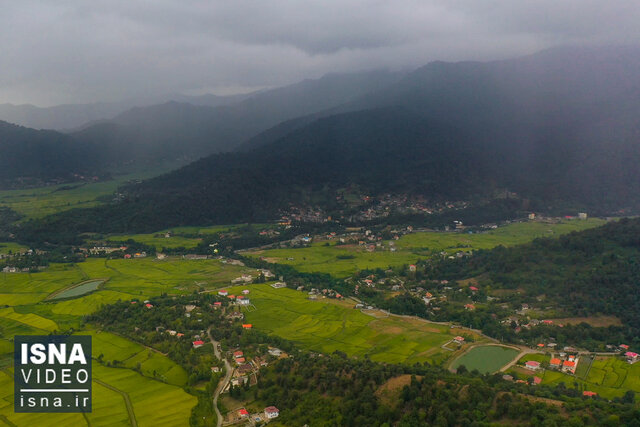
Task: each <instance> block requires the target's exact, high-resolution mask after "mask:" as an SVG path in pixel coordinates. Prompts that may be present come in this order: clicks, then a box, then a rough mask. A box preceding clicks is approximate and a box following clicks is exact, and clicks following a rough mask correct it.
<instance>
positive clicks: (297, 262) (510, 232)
mask: <svg viewBox="0 0 640 427" xmlns="http://www.w3.org/2000/svg"><path fill="white" fill-rule="evenodd" d="M604 222H605V221H604V220H600V219H597V218H594V219H589V220H585V221H578V220H566V221H560V222H558V223H553V224H552V223H544V222H536V221H534V222H522V223H514V224H509V225H506V226H503V227H499V228H497V229H495V230H491V231H487V232H484V233H474V234H467V233H462V232H420V233H412V234H408V235H405V236H402V237H401V238H400V239H399V240H398V241H397V242H395V243H394V244H395V247H396V248H397V250H396V251H395V252H391V251H390V250H389V243H390V242H383V247H384V248H385V249H384V250H376V251H375V252H367V251H366V250H364V249H363V248H362V247H360V246H358V245H336V242H334V241H333V242H329V243H328V244H327V242H315V243H313V244H312V245H311V246H309V247H305V248H297V249H270V250H263V251H254V252H246V253H245V255H247V256H254V257H258V256H262V257H265V258H266V259H267V260H269V261H270V262H277V263H282V264H288V265H292V266H294V267H295V268H296V269H298V270H300V271H304V272H323V273H329V274H331V275H334V276H336V277H347V276H349V275H350V274H352V273H353V272H355V271H358V270H363V269H375V268H387V267H390V266H400V265H403V264H411V263H414V262H416V260H418V259H424V258H427V257H429V256H432V255H433V254H434V253H439V252H441V251H446V252H448V253H455V252H458V251H463V252H467V251H471V250H474V249H489V248H493V247H495V246H498V245H504V246H513V245H517V244H522V243H526V242H530V241H532V240H533V239H535V238H538V237H552V236H558V235H561V234H566V233H570V232H572V231H578V230H584V229H587V228H593V227H597V226H599V225H602V224H604Z"/></svg>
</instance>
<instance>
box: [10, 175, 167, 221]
mask: <svg viewBox="0 0 640 427" xmlns="http://www.w3.org/2000/svg"><path fill="white" fill-rule="evenodd" d="M169 170H171V168H170V167H168V166H167V167H159V168H156V169H153V170H149V171H145V172H139V173H135V174H130V175H121V176H118V177H117V178H115V179H113V180H110V181H104V182H94V183H75V184H62V185H52V186H48V187H40V188H29V189H21V190H5V191H0V206H7V207H9V208H11V209H13V210H14V211H16V212H18V213H19V214H21V215H24V217H25V218H24V219H31V218H42V217H44V216H47V215H51V214H54V213H58V212H63V211H66V210H69V209H75V208H90V207H94V206H98V205H100V204H101V203H102V202H101V201H100V200H99V199H100V198H101V197H109V196H111V195H113V193H114V192H115V191H116V190H117V188H118V187H119V186H121V185H122V184H124V183H126V182H127V181H129V180H132V179H146V178H151V177H154V176H156V175H159V174H161V173H163V172H168V171H169Z"/></svg>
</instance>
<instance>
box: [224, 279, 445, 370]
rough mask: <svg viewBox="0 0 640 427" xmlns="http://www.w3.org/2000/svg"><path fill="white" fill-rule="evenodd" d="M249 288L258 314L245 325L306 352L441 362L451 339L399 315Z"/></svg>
mask: <svg viewBox="0 0 640 427" xmlns="http://www.w3.org/2000/svg"><path fill="white" fill-rule="evenodd" d="M242 289H244V288H243V287H237V288H232V289H230V290H229V292H231V293H234V292H235V293H239V292H240V291H241V290H242ZM250 289H251V295H250V297H251V302H252V303H253V304H254V305H255V306H256V308H257V310H255V311H248V312H247V313H245V316H246V319H247V321H248V322H250V323H252V324H253V325H254V327H256V328H257V329H259V330H262V331H265V332H267V333H272V334H275V335H278V336H280V337H283V338H286V339H289V340H291V341H294V342H296V343H298V344H300V345H302V346H303V347H305V348H307V349H310V350H314V351H319V352H323V353H331V352H333V351H336V350H339V351H342V352H344V353H346V354H348V355H350V356H356V357H364V356H367V357H369V358H370V359H371V360H374V361H380V362H396V363H399V362H406V363H415V362H423V361H430V362H435V363H439V362H441V361H443V360H444V359H445V358H446V357H447V356H448V355H449V354H450V353H449V352H447V351H446V350H443V349H441V348H440V346H441V345H443V344H445V343H446V342H448V341H450V340H451V338H452V337H453V335H452V334H453V332H454V331H452V330H451V329H450V327H449V326H448V325H441V324H435V323H430V322H426V321H423V320H420V319H416V318H407V317H399V316H390V317H382V316H376V317H373V316H370V315H367V314H364V313H362V312H360V311H359V310H354V309H353V305H354V304H355V302H351V301H339V300H334V299H321V300H317V301H312V300H308V299H307V298H306V297H307V294H306V293H304V292H299V291H294V290H292V289H287V288H281V289H274V288H272V287H270V286H269V285H252V286H251V288H250ZM456 333H457V332H456Z"/></svg>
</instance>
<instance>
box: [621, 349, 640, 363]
mask: <svg viewBox="0 0 640 427" xmlns="http://www.w3.org/2000/svg"><path fill="white" fill-rule="evenodd" d="M624 357H626V358H627V362H629V363H636V362H637V361H638V353H634V352H632V351H627V352H626V353H625V354H624Z"/></svg>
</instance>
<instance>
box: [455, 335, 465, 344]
mask: <svg viewBox="0 0 640 427" xmlns="http://www.w3.org/2000/svg"><path fill="white" fill-rule="evenodd" d="M453 341H455V342H456V343H458V344H463V343H464V337H461V336H457V337H455V338H454V339H453Z"/></svg>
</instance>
